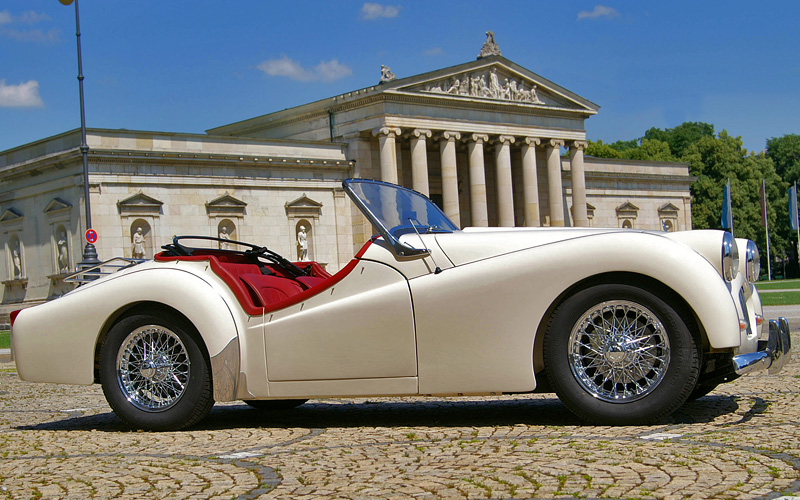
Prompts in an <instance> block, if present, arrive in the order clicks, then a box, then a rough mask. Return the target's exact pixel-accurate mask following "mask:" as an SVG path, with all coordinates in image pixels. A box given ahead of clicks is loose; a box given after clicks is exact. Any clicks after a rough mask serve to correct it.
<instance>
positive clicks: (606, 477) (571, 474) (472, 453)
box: [0, 334, 800, 499]
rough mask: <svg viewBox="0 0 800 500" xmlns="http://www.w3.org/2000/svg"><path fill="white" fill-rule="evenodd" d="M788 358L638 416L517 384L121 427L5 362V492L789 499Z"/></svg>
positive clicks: (794, 375) (1, 375)
mask: <svg viewBox="0 0 800 500" xmlns="http://www.w3.org/2000/svg"><path fill="white" fill-rule="evenodd" d="M798 340H800V338H798V336H797V335H796V334H795V337H794V345H795V346H797V345H798V343H797V342H798ZM799 357H800V356H798V355H797V354H795V357H794V358H793V359H792V361H791V362H790V363H789V364H788V365H787V366H786V367H785V368H784V371H783V372H781V373H780V374H779V375H772V376H768V375H766V374H765V373H764V374H762V373H759V374H755V375H748V376H745V377H742V378H740V379H739V380H737V381H735V382H733V383H730V384H726V385H723V386H721V387H719V388H718V389H717V390H715V391H714V392H712V393H711V394H710V395H708V396H706V397H704V398H701V399H699V400H697V401H694V402H691V403H687V404H686V405H685V406H684V407H683V408H681V409H680V410H679V411H678V412H677V413H676V414H674V415H673V416H672V417H670V418H669V419H668V420H665V421H664V422H661V423H659V424H657V425H652V426H646V427H600V426H592V425H587V424H583V423H581V422H580V421H578V420H577V419H576V418H575V417H573V416H572V415H571V414H570V413H569V412H568V411H567V410H566V408H565V407H564V406H563V405H562V404H561V403H560V402H559V401H558V400H557V399H555V398H554V397H552V396H549V395H533V396H531V395H524V396H505V397H492V398H452V399H451V398H405V399H402V398H370V399H347V400H320V401H311V402H309V403H307V404H306V405H303V406H301V407H299V408H297V409H294V410H288V411H283V412H277V413H272V414H270V413H267V412H260V411H258V410H253V409H250V408H249V407H247V406H245V405H243V404H241V403H231V404H219V405H217V406H215V407H214V410H213V411H212V412H211V414H210V416H209V418H207V419H206V420H205V421H203V422H202V425H201V426H199V427H197V428H194V429H191V430H189V431H184V432H164V433H152V432H141V431H132V430H130V429H128V428H127V427H125V426H124V425H123V424H122V423H121V422H120V421H119V420H118V419H117V418H116V417H115V416H114V414H113V413H111V410H110V409H109V407H108V406H107V404H106V403H105V400H104V399H103V396H102V392H101V390H100V388H99V387H98V386H91V387H84V386H57V385H47V384H32V383H27V382H21V381H20V380H19V379H18V378H17V376H16V372H15V368H14V365H13V364H12V363H0V499H3V498H14V499H18V498H25V499H27V498H39V497H41V498H81V499H83V498H111V497H114V498H162V497H170V498H226V499H229V498H242V499H249V498H293V499H294V498H309V499H312V498H353V499H361V498H365V499H366V498H398V499H401V498H422V499H426V498H454V499H462V498H554V497H555V498H571V497H578V498H666V499H678V498H737V499H739V498H741V499H746V498H747V499H749V498H776V497H780V496H787V497H791V496H792V495H800V427H798V420H799V419H798V415H799V414H800V413H799V411H800V390H798V386H799V385H800V361H798V359H797V358H799ZM799 498H800V497H799Z"/></svg>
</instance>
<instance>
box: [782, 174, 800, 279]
mask: <svg viewBox="0 0 800 500" xmlns="http://www.w3.org/2000/svg"><path fill="white" fill-rule="evenodd" d="M794 196H795V200H794V201H795V205H794V211H795V213H794V214H789V217H792V220H794V221H795V229H797V255H798V257H797V260H798V261H800V224H798V223H797V181H794ZM784 274H785V273H784ZM784 278H785V276H784Z"/></svg>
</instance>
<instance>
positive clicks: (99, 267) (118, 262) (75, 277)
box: [64, 257, 147, 284]
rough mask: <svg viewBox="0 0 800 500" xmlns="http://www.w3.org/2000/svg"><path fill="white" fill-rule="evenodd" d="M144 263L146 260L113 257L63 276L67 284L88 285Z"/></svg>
mask: <svg viewBox="0 0 800 500" xmlns="http://www.w3.org/2000/svg"><path fill="white" fill-rule="evenodd" d="M146 261H147V259H129V258H127V257H114V258H113V259H108V260H106V261H103V262H101V263H99V264H95V265H93V266H89V267H84V268H82V269H78V270H76V271H75V272H74V273H72V274H68V275H67V276H65V277H64V281H65V282H67V283H80V284H84V283H89V282H92V281H94V280H96V279H99V278H101V277H103V276H108V275H109V274H114V273H115V272H117V271H121V270H122V269H125V268H128V267H132V266H135V265H136V264H140V263H142V262H146Z"/></svg>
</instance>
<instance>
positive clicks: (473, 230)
mask: <svg viewBox="0 0 800 500" xmlns="http://www.w3.org/2000/svg"><path fill="white" fill-rule="evenodd" d="M625 231H628V232H630V230H629V229H628V230H623V229H613V228H609V229H595V228H572V227H567V228H541V227H532V228H527V227H514V228H510V227H503V228H498V227H480V228H478V227H467V228H464V229H463V230H461V231H456V232H454V233H445V234H437V235H436V242H437V243H438V244H439V247H441V249H442V251H443V252H444V253H445V254H447V257H448V258H449V259H450V260H451V261H452V262H453V264H454V265H456V266H459V265H462V264H467V263H470V262H475V261H477V260H481V259H486V258H489V257H495V256H498V255H503V254H506V253H511V252H516V251H519V250H523V249H526V248H533V247H538V246H542V245H548V244H551V243H556V242H559V241H565V240H571V239H574V238H585V237H589V236H593V235H596V234H605V233H615V232H619V233H621V232H625Z"/></svg>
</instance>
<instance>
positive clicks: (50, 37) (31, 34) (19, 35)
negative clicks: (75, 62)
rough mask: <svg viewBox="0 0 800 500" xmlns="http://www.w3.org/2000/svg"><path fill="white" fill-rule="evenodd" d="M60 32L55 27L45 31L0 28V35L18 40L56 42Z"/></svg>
mask: <svg viewBox="0 0 800 500" xmlns="http://www.w3.org/2000/svg"><path fill="white" fill-rule="evenodd" d="M60 34H61V31H59V30H57V29H55V28H54V29H51V30H48V31H47V32H44V31H42V30H22V31H19V30H0V35H3V36H5V37H8V38H11V39H12V40H16V41H18V42H37V43H56V42H58V41H59V39H60Z"/></svg>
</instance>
